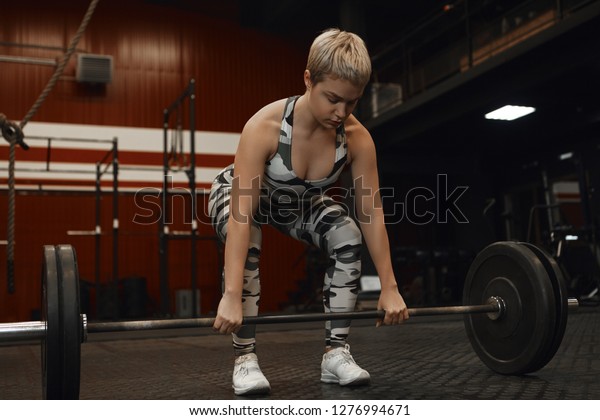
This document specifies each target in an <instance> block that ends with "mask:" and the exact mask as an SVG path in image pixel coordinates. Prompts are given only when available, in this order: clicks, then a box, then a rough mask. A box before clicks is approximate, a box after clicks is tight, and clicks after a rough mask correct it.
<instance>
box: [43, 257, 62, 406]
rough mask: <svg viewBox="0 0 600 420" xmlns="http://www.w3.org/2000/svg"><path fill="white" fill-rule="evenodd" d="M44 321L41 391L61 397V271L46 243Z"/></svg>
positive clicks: (49, 397) (45, 394)
mask: <svg viewBox="0 0 600 420" xmlns="http://www.w3.org/2000/svg"><path fill="white" fill-rule="evenodd" d="M42 321H44V322H45V323H46V336H45V338H44V339H43V340H42V351H41V353H42V395H43V397H44V398H45V399H52V400H53V399H60V398H61V395H62V384H63V380H62V353H61V347H62V346H61V341H62V337H61V333H60V299H59V296H58V271H57V263H56V252H55V249H54V247H53V246H50V245H46V246H44V260H43V263H42Z"/></svg>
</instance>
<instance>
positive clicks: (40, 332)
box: [0, 298, 503, 343]
mask: <svg viewBox="0 0 600 420" xmlns="http://www.w3.org/2000/svg"><path fill="white" fill-rule="evenodd" d="M502 311H503V305H502V303H501V299H500V298H495V300H493V301H491V302H490V303H487V304H484V305H469V306H442V307H428V308H409V309H408V313H409V315H410V316H428V315H429V316H431V315H460V314H475V313H494V314H499V315H500V316H501V314H502ZM81 316H82V318H81V322H82V327H81V328H82V333H83V334H82V337H83V339H82V342H85V341H87V340H86V336H87V334H94V333H109V332H124V331H148V330H166V329H184V328H204V327H212V326H213V324H214V322H215V318H214V317H206V318H178V319H156V320H141V321H111V322H91V323H88V321H87V316H86V315H85V314H82V315H81ZM384 317H385V311H382V310H379V311H355V312H331V313H311V314H294V315H263V316H250V317H244V318H243V320H242V324H243V325H260V324H288V323H300V322H314V321H332V320H341V319H383V318H384ZM46 325H47V321H46V322H45V321H29V322H15V323H5V324H0V342H4V343H11V342H19V341H37V340H43V339H45V338H46Z"/></svg>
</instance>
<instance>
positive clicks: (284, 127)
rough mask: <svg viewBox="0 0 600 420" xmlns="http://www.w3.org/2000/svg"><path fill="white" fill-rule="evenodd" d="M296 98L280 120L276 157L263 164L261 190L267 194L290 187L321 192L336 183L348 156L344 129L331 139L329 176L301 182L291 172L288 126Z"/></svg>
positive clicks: (296, 97) (290, 124)
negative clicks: (263, 189) (333, 153)
mask: <svg viewBox="0 0 600 420" xmlns="http://www.w3.org/2000/svg"><path fill="white" fill-rule="evenodd" d="M298 98H299V96H293V97H291V98H288V100H287V102H286V104H285V108H284V111H283V118H282V120H281V131H280V134H279V146H278V147H277V153H275V156H273V158H272V159H271V160H269V161H268V162H267V163H266V167H265V176H264V177H263V186H264V187H266V188H268V189H269V190H274V189H277V188H285V187H288V186H293V187H294V189H298V187H302V186H304V187H305V188H311V189H312V188H325V187H328V186H330V185H331V184H333V183H334V182H335V181H337V179H338V177H339V176H340V173H341V172H342V170H343V169H344V166H345V164H346V161H347V155H348V145H347V144H346V132H345V130H344V125H343V124H341V125H340V126H339V127H338V128H337V134H336V139H335V161H334V165H333V169H332V170H331V173H330V174H329V175H328V176H327V177H325V178H322V179H319V180H304V179H301V178H299V177H298V176H297V175H296V173H295V172H294V170H293V169H292V153H291V151H292V126H293V124H294V107H295V105H296V101H297V100H298Z"/></svg>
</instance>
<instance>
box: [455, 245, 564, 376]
mask: <svg viewBox="0 0 600 420" xmlns="http://www.w3.org/2000/svg"><path fill="white" fill-rule="evenodd" d="M491 296H499V297H501V298H502V299H503V300H504V302H505V304H506V310H505V313H504V314H503V316H501V317H500V318H499V319H497V320H493V319H491V318H490V317H489V316H488V315H487V314H468V315H465V328H466V332H467V336H468V337H469V340H470V341H471V344H472V346H473V349H474V350H475V352H476V353H477V355H478V356H479V358H480V359H481V360H482V361H483V362H484V363H485V364H486V365H487V366H488V367H489V368H490V369H492V370H494V371H496V372H498V373H501V374H506V375H519V374H525V373H529V372H531V371H532V369H534V368H535V367H536V366H537V365H538V364H539V359H540V358H541V357H544V355H546V354H547V353H548V348H549V346H550V345H551V343H552V340H553V338H554V326H555V321H556V308H555V299H554V291H553V288H552V284H551V281H550V279H549V278H548V272H547V271H546V269H545V268H544V266H543V264H542V262H541V261H540V260H539V258H538V257H537V256H536V255H535V254H534V253H533V252H532V251H531V250H529V249H528V248H527V247H525V246H522V245H519V244H517V243H515V242H497V243H494V244H491V245H489V246H487V247H486V248H485V249H484V250H482V251H481V252H480V253H479V254H478V255H477V256H476V257H475V260H474V261H473V263H472V264H471V267H470V268H469V272H468V273H467V278H466V280H465V289H464V293H463V302H464V304H465V305H480V304H483V303H485V302H486V301H487V300H488V298H489V297H491Z"/></svg>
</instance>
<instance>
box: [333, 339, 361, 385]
mask: <svg viewBox="0 0 600 420" xmlns="http://www.w3.org/2000/svg"><path fill="white" fill-rule="evenodd" d="M321 382H325V383H328V384H340V385H341V386H346V385H367V384H369V383H370V382H371V376H370V375H369V372H367V371H366V370H364V369H363V368H361V367H360V366H358V365H357V364H356V362H355V361H354V359H353V358H352V355H351V354H350V346H349V345H348V344H346V346H345V347H338V348H335V349H333V350H331V351H328V352H327V353H325V354H324V355H323V362H322V363H321Z"/></svg>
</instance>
